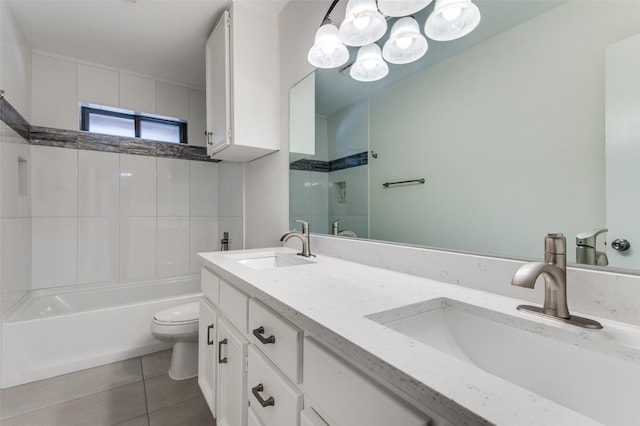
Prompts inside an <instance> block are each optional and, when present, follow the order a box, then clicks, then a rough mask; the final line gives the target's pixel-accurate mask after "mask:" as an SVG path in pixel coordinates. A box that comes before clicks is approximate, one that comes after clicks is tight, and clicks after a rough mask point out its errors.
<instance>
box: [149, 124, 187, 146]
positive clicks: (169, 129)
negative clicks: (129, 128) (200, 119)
mask: <svg viewBox="0 0 640 426" xmlns="http://www.w3.org/2000/svg"><path fill="white" fill-rule="evenodd" d="M140 137H141V138H143V139H153V140H155V141H162V142H176V143H180V126H179V125H178V124H177V123H163V122H160V121H147V120H141V121H140Z"/></svg>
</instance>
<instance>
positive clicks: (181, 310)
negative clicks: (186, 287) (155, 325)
mask: <svg viewBox="0 0 640 426" xmlns="http://www.w3.org/2000/svg"><path fill="white" fill-rule="evenodd" d="M199 316H200V303H199V302H193V303H187V304H184V305H178V306H174V307H172V308H169V309H165V310H164V311H160V312H158V313H156V314H155V315H154V316H153V318H154V319H156V320H158V321H162V322H185V321H197V320H198V317H199Z"/></svg>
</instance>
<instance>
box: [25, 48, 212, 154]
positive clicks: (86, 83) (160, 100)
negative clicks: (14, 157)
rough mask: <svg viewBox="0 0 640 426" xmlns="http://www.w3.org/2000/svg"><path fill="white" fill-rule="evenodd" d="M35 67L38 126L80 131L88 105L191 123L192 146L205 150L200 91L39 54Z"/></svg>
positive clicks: (34, 56)
mask: <svg viewBox="0 0 640 426" xmlns="http://www.w3.org/2000/svg"><path fill="white" fill-rule="evenodd" d="M31 61H32V68H33V72H32V79H31V85H32V91H31V93H32V96H31V98H32V114H31V124H32V125H34V126H42V127H53V128H57V129H67V130H78V129H79V125H80V124H79V123H80V120H79V117H80V115H79V107H78V105H79V103H80V102H86V103H93V104H98V105H106V106H111V107H119V108H124V109H128V110H132V111H137V112H143V113H150V114H158V115H162V116H168V117H175V118H181V119H183V120H187V121H188V126H187V127H188V131H189V135H188V141H189V145H195V146H205V137H204V132H205V129H206V122H205V121H206V120H205V114H206V111H205V94H204V90H203V89H202V88H198V87H192V86H186V85H182V84H179V83H174V82H168V81H165V80H161V79H158V78H155V77H153V76H147V75H141V74H136V73H132V72H129V71H126V70H121V69H117V68H113V67H109V66H106V65H100V64H94V63H89V62H84V61H81V60H77V59H74V58H67V57H62V56H58V55H53V54H49V53H46V52H40V51H33V53H32V60H31ZM27 118H28V117H27Z"/></svg>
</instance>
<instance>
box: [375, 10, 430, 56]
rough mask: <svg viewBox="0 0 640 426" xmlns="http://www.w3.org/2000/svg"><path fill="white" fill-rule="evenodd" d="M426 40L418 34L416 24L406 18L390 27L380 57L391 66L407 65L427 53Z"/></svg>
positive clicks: (413, 20)
mask: <svg viewBox="0 0 640 426" xmlns="http://www.w3.org/2000/svg"><path fill="white" fill-rule="evenodd" d="M427 48H428V44H427V39H426V38H424V36H423V35H422V34H420V27H419V26H418V22H417V21H416V20H415V19H413V18H411V17H409V16H407V17H405V18H400V19H398V21H397V22H396V23H395V24H393V27H391V33H390V34H389V39H388V40H387V42H386V43H385V44H384V47H383V48H382V56H383V57H384V59H385V60H386V61H387V62H390V63H392V64H408V63H410V62H413V61H415V60H418V59H420V58H421V57H422V56H424V54H425V53H427Z"/></svg>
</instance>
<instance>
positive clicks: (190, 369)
mask: <svg viewBox="0 0 640 426" xmlns="http://www.w3.org/2000/svg"><path fill="white" fill-rule="evenodd" d="M199 317H200V303H199V302H193V303H187V304H184V305H178V306H174V307H172V308H169V309H165V310H164V311H160V312H158V313H156V314H155V315H154V316H153V321H151V334H152V335H153V337H155V338H156V339H158V340H161V341H163V342H167V343H171V344H173V354H172V355H171V366H170V367H169V377H171V378H172V379H173V380H184V379H189V378H191V377H195V376H197V375H198V320H199Z"/></svg>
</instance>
